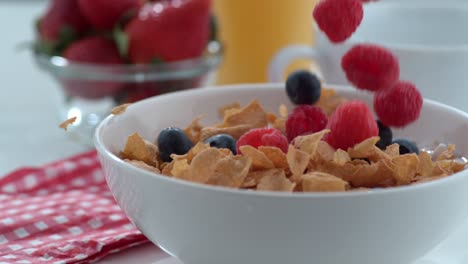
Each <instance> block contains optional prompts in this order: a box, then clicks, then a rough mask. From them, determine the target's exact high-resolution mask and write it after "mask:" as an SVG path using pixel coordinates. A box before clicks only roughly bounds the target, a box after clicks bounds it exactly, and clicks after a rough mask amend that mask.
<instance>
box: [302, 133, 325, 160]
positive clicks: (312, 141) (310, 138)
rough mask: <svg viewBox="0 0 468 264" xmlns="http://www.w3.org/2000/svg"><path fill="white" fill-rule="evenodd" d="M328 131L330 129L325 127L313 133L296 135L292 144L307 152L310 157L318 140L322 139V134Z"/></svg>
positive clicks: (315, 148) (313, 154) (312, 155)
mask: <svg viewBox="0 0 468 264" xmlns="http://www.w3.org/2000/svg"><path fill="white" fill-rule="evenodd" d="M328 132H330V130H328V129H325V130H322V131H320V132H317V133H314V134H310V135H306V136H298V137H296V138H295V139H294V146H295V147H296V148H298V149H300V150H302V151H305V152H307V153H308V154H309V155H310V156H311V157H314V156H315V152H316V150H317V146H318V144H319V142H320V140H322V138H323V136H325V134H327V133H328Z"/></svg>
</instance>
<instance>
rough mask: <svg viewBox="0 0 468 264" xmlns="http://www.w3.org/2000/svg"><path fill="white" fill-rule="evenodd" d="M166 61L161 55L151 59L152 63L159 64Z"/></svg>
mask: <svg viewBox="0 0 468 264" xmlns="http://www.w3.org/2000/svg"><path fill="white" fill-rule="evenodd" d="M162 63H164V60H163V59H161V58H159V57H154V58H152V59H151V61H150V64H153V65H157V64H162Z"/></svg>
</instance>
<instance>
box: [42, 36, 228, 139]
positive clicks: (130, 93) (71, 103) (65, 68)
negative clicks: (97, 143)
mask: <svg viewBox="0 0 468 264" xmlns="http://www.w3.org/2000/svg"><path fill="white" fill-rule="evenodd" d="M222 54H223V48H222V45H221V44H220V43H219V42H216V41H213V42H210V43H209V45H208V46H207V49H206V51H205V53H204V54H203V56H201V57H198V58H194V59H189V60H183V61H177V62H170V63H159V64H148V65H131V64H125V65H96V64H86V63H76V62H71V61H68V60H67V59H65V58H63V57H58V56H48V55H44V54H41V53H34V59H35V61H36V64H37V65H38V66H39V68H40V69H41V70H44V71H45V72H48V73H50V74H51V75H52V77H53V78H54V79H55V80H56V81H58V83H59V85H60V87H61V90H62V94H63V100H62V103H61V104H60V109H59V111H58V113H59V120H60V121H64V120H66V119H69V118H71V117H77V120H76V121H75V123H73V124H72V125H70V126H69V127H68V132H69V133H68V134H69V135H70V137H71V138H72V139H74V140H78V141H79V142H81V143H84V144H87V145H89V146H92V136H93V133H94V129H95V127H96V126H97V124H99V122H100V121H101V120H103V118H104V117H106V116H107V115H109V114H110V112H111V110H112V108H113V107H115V106H117V105H120V104H123V103H132V102H136V101H138V100H141V99H145V98H148V97H151V96H156V95H159V94H164V93H168V92H173V91H180V90H186V89H192V88H197V87H203V86H206V85H208V84H210V83H212V82H213V80H214V75H215V70H216V69H217V67H218V65H219V64H220V62H221V60H222Z"/></svg>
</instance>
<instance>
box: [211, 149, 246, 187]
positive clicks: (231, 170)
mask: <svg viewBox="0 0 468 264" xmlns="http://www.w3.org/2000/svg"><path fill="white" fill-rule="evenodd" d="M251 164H252V159H251V158H249V157H245V156H232V155H229V156H225V157H224V158H222V159H220V160H218V161H217V162H216V166H215V170H214V172H213V174H211V176H210V178H209V180H208V182H207V183H208V184H212V185H217V186H224V187H231V188H239V187H241V186H242V184H243V182H244V181H245V178H246V177H247V174H248V173H249V170H250V166H251Z"/></svg>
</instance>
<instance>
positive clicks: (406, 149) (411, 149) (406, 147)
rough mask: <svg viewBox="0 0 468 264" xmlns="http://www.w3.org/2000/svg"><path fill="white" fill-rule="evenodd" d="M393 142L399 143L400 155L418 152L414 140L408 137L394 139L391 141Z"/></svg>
mask: <svg viewBox="0 0 468 264" xmlns="http://www.w3.org/2000/svg"><path fill="white" fill-rule="evenodd" d="M395 143H396V144H398V145H400V155H403V154H408V153H416V154H419V148H418V146H417V145H416V144H415V143H414V142H412V141H410V140H408V139H404V138H399V139H395V140H394V141H393V144H395Z"/></svg>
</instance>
